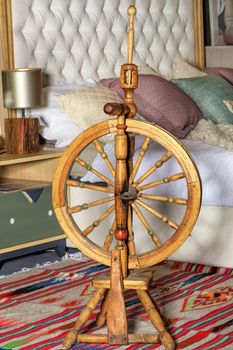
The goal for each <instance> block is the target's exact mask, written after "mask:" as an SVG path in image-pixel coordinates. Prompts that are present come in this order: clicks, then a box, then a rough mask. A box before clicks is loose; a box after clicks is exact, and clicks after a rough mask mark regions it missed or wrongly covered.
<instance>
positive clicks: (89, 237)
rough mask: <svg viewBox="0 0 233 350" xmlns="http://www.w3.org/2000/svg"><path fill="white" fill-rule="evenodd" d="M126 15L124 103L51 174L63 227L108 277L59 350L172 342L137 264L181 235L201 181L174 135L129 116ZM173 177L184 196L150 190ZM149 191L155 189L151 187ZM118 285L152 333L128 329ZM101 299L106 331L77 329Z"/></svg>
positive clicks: (131, 70) (194, 211)
mask: <svg viewBox="0 0 233 350" xmlns="http://www.w3.org/2000/svg"><path fill="white" fill-rule="evenodd" d="M128 14H129V18H130V20H129V23H130V24H129V45H128V49H129V50H128V51H129V53H128V62H129V63H128V64H125V65H123V66H122V67H121V78H120V83H121V87H122V88H123V90H124V95H125V97H124V103H123V104H111V103H108V104H106V105H105V106H104V110H105V112H106V113H107V114H109V115H115V116H116V118H115V119H109V120H106V121H103V122H101V123H99V124H97V125H94V126H92V127H91V128H89V129H87V130H86V131H84V132H83V133H82V134H81V135H80V136H79V137H77V138H76V139H75V140H74V141H73V143H72V144H71V145H70V147H69V148H68V149H67V151H66V152H65V153H64V155H63V156H62V158H61V160H60V163H59V166H58V169H57V171H56V174H55V177H54V184H53V206H54V210H55V213H56V215H57V218H58V220H59V222H60V224H61V226H62V228H63V230H64V231H65V232H66V233H67V235H68V237H69V238H70V239H71V240H72V241H73V243H74V244H75V245H76V246H77V247H78V248H79V249H80V250H81V251H82V252H83V253H84V254H85V255H87V256H89V257H90V258H91V259H93V260H95V261H98V262H99V263H102V264H105V265H107V266H111V272H110V275H103V276H100V277H98V278H97V279H95V280H94V281H93V286H94V287H95V288H96V290H95V292H94V293H93V296H92V298H91V299H90V301H89V302H88V304H87V306H86V307H85V308H84V309H83V311H82V312H81V313H80V315H79V317H78V319H77V321H76V322H75V325H74V328H73V329H72V330H70V331H69V332H68V334H67V336H66V338H65V340H64V343H63V347H62V349H69V348H70V347H71V345H72V344H73V343H74V342H75V341H78V342H97V343H103V342H104V343H105V342H108V343H109V344H111V345H120V344H122V345H126V344H130V343H157V342H161V343H162V344H163V345H164V347H165V349H167V350H173V349H175V344H174V341H173V339H172V338H171V336H170V334H169V333H168V332H167V330H166V329H165V326H164V323H163V321H162V318H161V316H160V314H159V312H158V310H157V308H156V306H155V304H154V302H153V300H152V298H151V296H150V294H149V291H148V288H149V285H150V281H151V279H152V274H151V273H148V272H140V271H139V272H138V270H139V269H142V268H145V267H150V266H152V265H154V264H157V263H159V262H160V261H162V260H164V259H166V258H167V257H168V256H169V255H171V254H172V253H173V252H175V250H177V249H178V248H179V247H180V246H181V245H182V243H183V242H184V241H185V240H186V238H187V237H188V236H189V234H190V233H191V231H192V228H193V226H194V224H195V222H196V220H197V216H198V213H199V209H200V201H201V184H200V179H199V175H198V171H197V169H196V166H195V164H194V162H193V161H192V159H191V157H190V155H189V154H188V152H187V150H186V149H185V148H184V147H183V145H182V144H181V143H180V142H179V141H178V140H176V139H175V138H174V137H173V136H172V135H170V134H169V133H168V132H166V131H165V130H163V129H161V128H159V127H157V126H154V125H152V124H150V123H146V122H142V121H137V120H134V119H133V118H134V117H135V115H136V107H135V104H134V89H135V88H136V87H137V80H138V73H137V66H136V65H134V64H132V55H133V36H134V29H133V25H134V16H135V14H136V9H135V7H134V6H133V5H131V6H130V7H129V10H128ZM112 136H114V146H115V161H116V164H113V160H112V159H110V157H109V155H108V153H107V152H106V151H105V149H104V146H103V144H102V140H103V139H102V138H103V137H105V138H106V137H108V138H112ZM138 137H139V141H140V146H139V149H138V150H137V154H136V153H135V139H137V138H138ZM152 144H156V145H160V146H161V147H162V149H163V151H162V153H161V155H160V156H159V158H157V159H154V160H153V163H152V164H151V165H150V166H149V167H148V168H147V169H146V170H143V173H142V171H141V164H142V163H143V161H144V158H145V157H146V156H147V152H148V149H149V148H150V147H151V145H152ZM90 146H91V147H94V148H95V149H96V151H97V152H98V154H99V157H100V158H102V161H103V163H104V164H105V168H106V170H107V172H106V171H105V170H104V171H99V170H98V169H96V168H95V167H92V166H91V165H90V164H88V162H87V161H85V160H84V158H85V151H86V150H87V148H88V147H90ZM134 156H135V157H134ZM170 161H175V162H176V163H177V167H178V169H179V170H178V171H177V172H175V173H169V174H168V175H167V176H165V177H164V176H162V177H158V176H157V177H156V178H154V177H153V176H154V175H156V174H157V173H158V174H159V170H160V169H162V168H163V167H166V165H168V164H169V162H170ZM74 165H78V166H79V168H84V169H85V170H87V171H88V172H90V173H92V174H93V175H95V176H96V178H97V179H98V180H100V181H102V182H104V183H105V185H106V186H100V185H98V184H96V183H90V182H85V181H83V180H81V179H78V180H74V179H72V178H71V176H70V175H71V172H72V169H73V167H74ZM180 181H182V183H183V186H184V187H185V190H186V195H185V197H184V196H176V195H175V196H170V195H167V194H165V195H163V194H162V193H160V192H159V193H158V192H157V190H158V189H159V188H160V187H163V188H164V187H166V186H169V184H170V185H175V184H177V183H178V182H180ZM76 187H77V188H80V189H82V190H83V191H84V190H85V189H86V190H87V189H88V190H89V191H91V192H92V191H93V193H96V192H98V193H101V194H104V195H105V196H104V197H102V198H98V199H95V200H93V201H90V202H88V203H81V204H80V203H78V204H77V203H75V204H74V205H73V204H72V205H70V204H69V201H68V194H67V191H68V190H69V189H70V188H76ZM148 190H149V192H148ZM152 190H155V193H153V191H152ZM156 192H157V193H156ZM151 203H152V204H151ZM158 203H167V204H168V205H171V206H174V205H177V206H182V207H183V208H184V210H183V214H182V215H181V217H180V219H179V221H177V220H174V219H173V218H171V217H170V216H169V215H167V214H166V212H165V213H164V212H163V211H161V210H160V209H158ZM107 205H108V207H107V208H105V209H104V211H103V212H102V214H101V215H100V216H99V217H98V218H97V219H95V220H94V221H93V222H92V223H91V224H90V225H89V226H87V227H83V228H82V227H80V225H79V221H78V220H76V219H75V220H74V215H76V214H77V213H83V211H85V212H86V213H88V212H89V211H90V214H89V217H90V220H91V218H92V215H93V214H92V213H93V211H92V212H91V210H93V209H94V210H95V208H96V207H97V206H98V207H99V206H107ZM148 214H149V215H150V216H151V218H152V219H153V221H152V223H151V221H150V220H149V219H148ZM111 215H112V216H113V218H112V221H111V225H110V227H109V231H108V230H107V228H106V226H107V225H106V224H105V222H106V221H107V219H108V218H109V217H110V216H111ZM134 216H135V217H137V218H138V219H139V222H141V225H142V227H143V228H144V230H145V231H146V233H147V236H149V238H150V239H151V242H152V244H151V245H152V249H151V250H149V251H146V252H143V253H141V252H138V250H137V244H136V243H139V245H140V240H139V241H138V242H136V240H134V227H133V223H134V221H133V217H134ZM156 220H157V222H160V223H162V226H163V227H166V228H168V232H167V230H166V233H163V230H162V229H159V231H160V232H159V233H160V234H158V232H157V230H156V229H154V226H155V223H154V222H155V221H156ZM101 224H102V227H101V231H102V232H106V235H105V237H104V240H103V242H102V244H97V243H96V241H95V239H94V238H95V236H94V233H95V231H96V229H97V228H98V227H99V226H100V225H101ZM137 235H139V238H140V236H141V232H140V233H138V232H135V236H137ZM114 240H115V242H114ZM135 242H136V243H135ZM112 246H114V248H113V249H112ZM132 270H135V271H132ZM124 289H134V290H135V291H136V293H137V295H138V297H139V299H140V301H141V303H142V305H143V306H144V308H145V310H146V311H147V313H148V315H149V318H150V320H151V322H152V323H153V325H154V327H155V328H156V329H157V331H158V334H129V333H128V325H127V317H126V308H125V303H124V295H123V293H124ZM102 297H103V301H102V306H101V311H100V313H99V315H98V317H97V325H98V326H101V325H103V324H104V323H105V321H106V322H107V328H108V334H107V335H104V334H88V335H87V334H79V333H78V332H79V330H80V329H81V328H82V326H83V325H84V324H85V323H86V322H87V320H88V318H89V316H90V315H91V313H92V311H93V310H94V309H95V307H96V305H97V304H98V302H99V301H100V300H101V298H102Z"/></svg>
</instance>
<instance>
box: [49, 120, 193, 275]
mask: <svg viewBox="0 0 233 350" xmlns="http://www.w3.org/2000/svg"><path fill="white" fill-rule="evenodd" d="M117 123H118V122H117V119H111V120H109V121H104V122H102V123H99V124H98V125H94V126H93V127H91V128H89V129H88V130H86V131H85V132H84V133H83V134H82V135H80V136H79V137H77V138H76V139H75V141H74V142H73V143H72V145H71V146H70V147H69V148H68V149H67V151H66V152H65V154H64V155H63V157H62V161H61V163H60V166H59V168H58V169H57V172H56V176H55V180H54V193H53V203H54V208H55V212H56V215H57V217H58V219H59V221H60V223H61V225H62V228H63V229H64V231H65V232H67V234H68V236H69V238H70V239H71V240H72V241H73V242H74V244H75V245H76V246H77V247H78V248H79V249H80V250H81V251H82V252H83V253H84V254H85V255H87V256H89V257H90V258H92V259H94V260H96V261H98V262H99V263H102V264H105V265H108V266H110V265H111V252H110V251H109V249H110V245H111V243H112V240H113V238H114V236H113V230H112V228H113V229H114V227H115V220H113V225H112V228H110V231H109V232H108V230H107V228H106V227H105V228H103V230H104V231H105V232H106V237H105V241H104V244H103V247H100V246H97V245H96V243H94V242H92V240H90V239H89V234H90V233H92V232H93V233H94V230H95V227H98V225H99V224H100V223H101V222H103V225H104V220H106V219H107V217H108V216H109V215H110V214H111V213H112V212H113V211H114V192H115V190H114V183H115V181H116V175H115V170H114V167H113V165H112V163H111V162H110V160H109V158H108V155H107V154H106V153H105V152H104V149H103V146H102V144H101V143H100V141H99V138H100V137H102V136H104V135H106V134H108V133H110V132H113V133H116V132H117V128H116V126H117ZM125 125H126V129H125V130H126V135H128V133H130V134H131V137H132V133H133V135H136V134H137V135H142V136H143V137H144V141H143V142H142V145H141V148H140V151H139V155H138V157H137V160H136V162H135V164H134V166H133V170H132V173H131V176H130V177H129V185H128V188H125V189H124V191H123V192H122V193H121V200H122V201H123V202H126V204H127V203H128V205H129V207H131V208H132V209H133V212H134V213H135V214H136V215H137V216H138V217H139V219H140V220H141V222H142V223H143V226H144V227H145V230H146V231H147V233H148V234H149V235H150V236H151V241H152V249H151V250H150V251H148V252H145V253H143V254H137V247H135V244H134V241H133V237H131V236H130V237H129V238H130V239H131V240H129V241H128V244H129V257H128V259H129V261H128V267H129V269H140V268H144V267H149V266H152V265H154V264H157V263H158V262H160V261H162V260H164V259H165V258H167V257H168V256H169V255H171V254H172V253H173V252H174V251H175V250H177V249H178V248H179V247H180V246H181V245H182V243H183V242H184V241H185V240H186V238H187V237H188V236H189V234H190V232H191V231H192V228H193V226H194V224H195V222H196V218H197V213H198V211H199V207H200V181H199V176H198V172H197V169H196V167H195V164H194V163H193V161H192V159H191V157H190V156H189V154H188V152H187V150H185V148H184V147H183V146H182V145H181V144H180V142H179V141H177V140H176V139H175V138H174V137H173V136H172V135H170V134H169V133H167V132H166V131H164V130H163V129H161V128H159V127H156V126H153V125H151V124H149V123H145V122H141V121H136V120H133V119H126V120H125ZM133 137H135V136H133ZM151 140H156V142H157V143H159V144H161V145H162V146H164V148H165V149H166V151H164V155H163V156H162V157H161V158H160V159H158V160H155V162H154V165H153V166H152V167H150V168H149V169H147V170H146V171H145V173H144V175H143V176H141V177H140V178H138V179H137V180H136V181H134V179H135V177H136V175H137V170H138V168H139V166H140V163H141V162H143V157H144V155H145V153H146V151H147V149H148V147H149V144H150V142H151ZM88 144H94V146H95V147H96V148H97V150H98V151H99V152H100V155H101V156H102V157H103V158H104V160H105V162H106V166H107V167H108V168H109V170H110V172H111V174H112V177H111V178H107V177H106V176H105V175H104V174H102V173H100V172H99V171H98V170H97V169H95V168H91V167H90V165H89V164H87V163H86V162H85V161H84V160H82V151H83V149H85V147H86V146H87V145H88ZM170 158H175V159H176V160H177V162H178V163H179V164H180V166H181V171H180V172H178V173H175V174H172V175H170V176H168V177H165V178H162V179H158V180H157V181H150V180H148V182H146V181H145V180H146V179H147V178H149V176H150V175H151V174H152V173H153V172H155V171H156V169H158V168H160V167H162V166H163V165H164V164H165V163H166V162H168V161H169V160H170ZM74 163H78V164H79V165H80V164H81V165H82V166H83V167H85V168H88V169H89V171H91V172H92V173H95V174H96V175H97V176H98V178H99V179H100V180H103V181H104V182H105V183H107V184H108V187H100V186H97V185H95V184H90V183H82V182H81V181H76V180H70V179H69V174H70V171H71V169H72V166H73V164H74ZM182 179H184V180H185V183H184V186H186V187H187V198H168V197H166V196H156V195H153V194H147V193H146V190H147V189H149V188H152V189H153V188H156V189H157V187H158V186H166V184H169V183H170V182H176V181H180V180H182ZM142 183H143V184H142ZM69 187H80V188H83V189H85V188H87V189H89V190H92V191H94V192H96V191H100V192H105V193H106V197H104V198H102V199H99V200H96V201H93V202H89V203H84V204H81V205H76V206H72V207H70V206H69V205H68V203H67V200H66V198H67V190H68V188H69ZM144 199H149V200H152V201H164V202H168V203H170V204H171V205H182V206H184V207H185V209H186V210H185V213H184V216H183V217H182V221H181V222H180V223H176V222H174V221H173V220H172V219H169V218H168V217H166V215H164V214H163V213H159V212H157V211H156V210H155V209H154V208H153V207H152V206H151V205H150V204H147V202H145V201H144ZM108 202H109V208H107V209H106V211H105V212H104V213H103V214H102V215H101V217H99V218H97V220H95V221H94V222H93V223H92V224H90V226H88V227H86V228H84V229H83V230H81V229H80V228H79V227H78V223H76V222H75V221H74V220H73V218H72V214H74V213H76V212H81V211H84V210H85V211H88V209H90V208H91V207H93V206H98V205H101V204H105V203H108ZM141 208H144V209H145V210H146V211H147V212H148V213H150V214H151V215H152V216H155V217H157V218H158V219H160V220H161V221H162V222H164V224H165V225H168V226H169V227H171V230H172V233H171V236H170V237H169V238H168V239H167V240H166V241H164V242H160V238H159V237H158V236H157V235H156V234H155V233H153V231H154V230H153V229H152V228H151V226H150V224H149V223H148V221H147V219H146V217H145V215H143V213H142V210H141ZM128 231H129V234H132V230H131V229H130V230H129V228H128ZM136 234H137V233H136V232H135V235H136ZM153 247H154V248H153Z"/></svg>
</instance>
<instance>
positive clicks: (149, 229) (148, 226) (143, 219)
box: [131, 203, 162, 247]
mask: <svg viewBox="0 0 233 350" xmlns="http://www.w3.org/2000/svg"><path fill="white" fill-rule="evenodd" d="M131 206H132V208H133V210H134V211H135V213H136V214H137V216H138V218H139V220H140V221H141V222H142V224H143V225H144V226H145V228H146V229H147V232H148V234H149V235H150V237H151V239H152V241H153V242H154V243H155V245H156V246H157V247H161V245H162V243H161V241H160V239H159V238H158V237H157V236H156V235H155V233H154V232H153V230H152V228H151V226H150V225H149V224H148V222H147V220H146V218H145V216H144V215H143V214H142V212H141V210H140V209H139V208H138V206H137V205H136V204H135V203H131Z"/></svg>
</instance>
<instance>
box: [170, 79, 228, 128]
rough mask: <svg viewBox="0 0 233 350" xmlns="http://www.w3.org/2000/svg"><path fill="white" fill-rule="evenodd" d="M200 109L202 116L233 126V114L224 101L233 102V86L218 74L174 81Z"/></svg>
mask: <svg viewBox="0 0 233 350" xmlns="http://www.w3.org/2000/svg"><path fill="white" fill-rule="evenodd" d="M172 82H173V83H174V84H176V85H177V86H178V87H179V88H180V89H181V90H183V91H184V92H185V93H186V94H187V95H188V96H189V97H190V98H191V99H192V100H193V101H194V102H195V103H196V105H197V106H198V107H199V109H200V110H201V112H202V115H203V117H204V118H206V119H210V120H212V121H213V122H215V123H218V124H233V113H232V112H231V111H230V110H229V109H228V108H227V106H226V105H225V104H224V102H223V100H233V85H231V84H230V83H228V81H226V80H225V79H224V78H222V77H220V76H219V75H216V74H208V75H207V76H205V77H198V78H186V79H173V80H172Z"/></svg>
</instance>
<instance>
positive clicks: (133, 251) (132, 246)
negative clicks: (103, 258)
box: [127, 207, 136, 255]
mask: <svg viewBox="0 0 233 350" xmlns="http://www.w3.org/2000/svg"><path fill="white" fill-rule="evenodd" d="M132 220H133V213H132V209H131V207H129V208H128V220H127V229H128V242H127V245H128V249H129V255H136V247H135V242H134V232H133V227H132V224H133V222H132Z"/></svg>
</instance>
